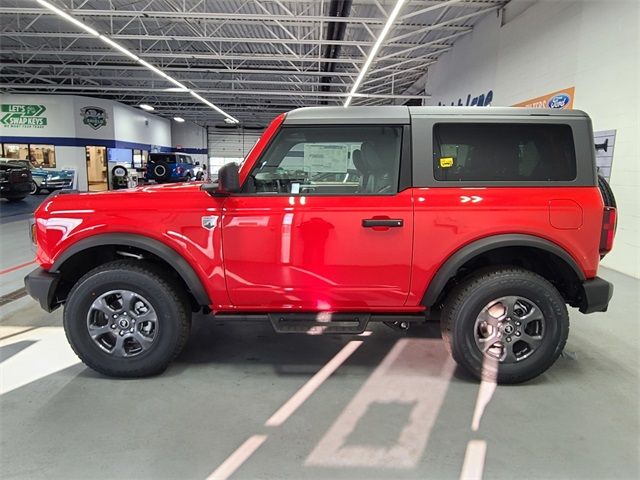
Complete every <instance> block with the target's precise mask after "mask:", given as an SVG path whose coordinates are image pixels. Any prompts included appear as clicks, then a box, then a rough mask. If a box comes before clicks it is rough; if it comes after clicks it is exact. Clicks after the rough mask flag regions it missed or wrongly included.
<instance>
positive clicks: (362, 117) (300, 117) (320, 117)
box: [283, 105, 410, 125]
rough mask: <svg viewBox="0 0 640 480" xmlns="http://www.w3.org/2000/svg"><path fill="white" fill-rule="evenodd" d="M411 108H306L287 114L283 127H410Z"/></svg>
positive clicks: (399, 106)
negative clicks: (375, 125)
mask: <svg viewBox="0 0 640 480" xmlns="http://www.w3.org/2000/svg"><path fill="white" fill-rule="evenodd" d="M409 123H410V118H409V108H408V107H406V106H401V105H398V106H395V105H393V106H386V107H348V108H344V107H306V108H298V109H296V110H292V111H290V112H289V113H287V116H286V117H285V119H284V122H283V125H363V124H368V125H371V124H385V125H408V124H409Z"/></svg>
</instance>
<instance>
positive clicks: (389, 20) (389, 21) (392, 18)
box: [344, 0, 405, 107]
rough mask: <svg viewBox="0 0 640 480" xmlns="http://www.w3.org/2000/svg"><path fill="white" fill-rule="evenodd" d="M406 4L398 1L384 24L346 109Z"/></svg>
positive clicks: (345, 103)
mask: <svg viewBox="0 0 640 480" xmlns="http://www.w3.org/2000/svg"><path fill="white" fill-rule="evenodd" d="M404 2H405V0H398V3H396V6H395V7H393V10H392V11H391V14H390V15H389V17H388V18H387V23H385V24H384V28H383V29H382V31H381V32H380V35H379V36H378V39H377V40H376V43H374V44H373V47H372V48H371V51H370V52H369V56H368V57H367V61H366V62H364V65H363V66H362V70H360V73H359V74H358V77H357V78H356V81H355V83H354V84H353V87H351V91H350V92H349V96H348V97H347V99H346V100H345V102H344V106H345V107H348V106H349V104H350V103H351V100H352V99H353V96H354V95H355V93H356V92H357V91H358V87H359V86H360V84H361V83H362V80H364V76H365V75H366V74H367V70H369V67H370V66H371V62H373V59H374V58H375V57H376V54H377V53H378V50H380V47H381V46H382V42H384V39H385V37H386V36H387V34H388V33H389V30H391V27H392V26H393V24H394V22H395V21H396V18H397V17H398V14H399V13H400V9H401V8H402V5H403V4H404Z"/></svg>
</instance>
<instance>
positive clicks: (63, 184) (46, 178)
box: [0, 158, 74, 195]
mask: <svg viewBox="0 0 640 480" xmlns="http://www.w3.org/2000/svg"><path fill="white" fill-rule="evenodd" d="M0 162H11V163H16V164H20V165H21V166H23V167H24V168H28V169H29V170H31V177H32V178H31V186H30V189H31V190H30V193H31V194H32V195H35V194H37V193H40V192H41V191H42V190H47V191H48V192H52V191H53V190H60V189H61V188H70V187H71V186H72V185H73V175H74V171H73V170H54V169H51V168H42V167H39V166H34V165H33V164H32V163H31V162H29V160H13V159H8V158H1V159H0Z"/></svg>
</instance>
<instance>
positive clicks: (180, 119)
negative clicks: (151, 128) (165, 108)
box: [173, 117, 184, 123]
mask: <svg viewBox="0 0 640 480" xmlns="http://www.w3.org/2000/svg"><path fill="white" fill-rule="evenodd" d="M173 119H174V120H175V121H176V122H178V123H183V122H184V118H182V117H173Z"/></svg>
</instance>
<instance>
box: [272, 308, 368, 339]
mask: <svg viewBox="0 0 640 480" xmlns="http://www.w3.org/2000/svg"><path fill="white" fill-rule="evenodd" d="M370 318H371V315H369V314H368V313H367V314H353V313H346V314H345V313H328V312H327V313H298V314H293V315H292V314H287V315H279V314H277V313H270V314H269V320H270V321H271V325H272V326H273V329H274V330H275V331H276V332H277V333H310V334H315V335H319V334H322V333H351V334H353V333H362V332H364V331H365V330H366V329H367V324H368V323H369V319H370Z"/></svg>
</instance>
